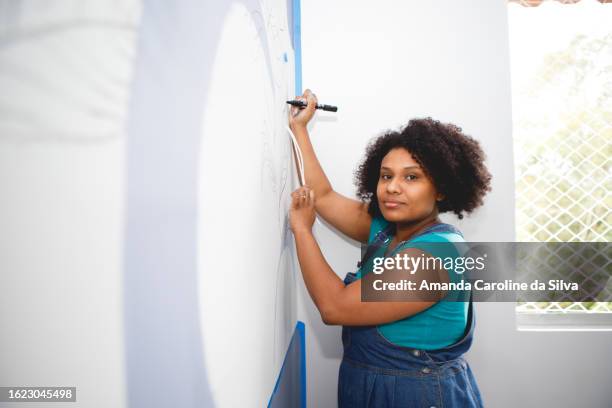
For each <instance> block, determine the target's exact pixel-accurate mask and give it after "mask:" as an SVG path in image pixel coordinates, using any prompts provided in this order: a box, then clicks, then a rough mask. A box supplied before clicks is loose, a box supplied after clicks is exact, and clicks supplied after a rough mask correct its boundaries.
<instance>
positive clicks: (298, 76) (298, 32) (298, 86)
mask: <svg viewBox="0 0 612 408" xmlns="http://www.w3.org/2000/svg"><path fill="white" fill-rule="evenodd" d="M291 5H292V11H293V13H292V20H293V27H292V30H293V54H294V55H295V94H296V95H301V94H302V22H301V19H302V17H301V14H302V13H301V10H300V0H293V2H292V4H291Z"/></svg>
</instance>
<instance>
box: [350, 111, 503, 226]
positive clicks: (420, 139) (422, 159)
mask: <svg viewBox="0 0 612 408" xmlns="http://www.w3.org/2000/svg"><path fill="white" fill-rule="evenodd" d="M398 147H401V148H404V149H406V150H408V152H410V154H411V155H412V156H413V157H414V159H415V160H416V161H417V162H418V163H419V164H420V165H421V167H422V168H423V170H424V171H425V173H426V174H427V176H428V177H429V178H430V179H431V180H432V182H433V184H434V186H435V187H436V190H437V191H438V192H439V193H441V194H443V195H444V198H443V199H442V201H439V202H438V203H437V204H438V212H439V213H444V212H449V211H452V212H453V213H455V214H456V215H457V217H459V219H462V218H463V213H464V212H465V213H468V214H469V213H471V212H472V211H473V210H474V209H476V208H477V207H479V206H480V205H482V203H483V197H484V196H485V195H486V193H487V192H488V191H491V174H490V173H489V171H488V169H487V167H486V166H485V164H484V161H485V154H484V152H483V151H482V149H481V148H480V144H479V143H478V142H477V141H476V140H475V139H473V138H472V137H471V136H468V135H466V134H464V133H462V130H461V128H460V127H459V126H456V125H453V124H452V123H441V122H440V121H437V120H434V119H432V118H430V117H427V118H422V119H412V120H410V121H409V122H408V124H407V125H406V126H404V127H403V128H401V129H400V130H399V131H387V132H385V133H383V134H382V135H381V136H379V137H378V138H376V139H374V140H373V141H372V142H371V143H370V144H369V145H368V147H367V149H366V156H365V159H364V160H363V162H362V163H361V164H360V165H359V167H358V169H357V170H356V172H355V185H356V186H357V196H358V197H359V198H360V199H361V200H362V201H363V202H369V204H368V212H369V213H370V215H372V216H382V213H381V212H380V208H379V206H378V199H377V197H376V186H377V184H378V179H379V177H380V164H381V162H382V160H383V158H384V157H385V155H386V154H387V153H388V152H389V151H390V150H392V149H395V148H398Z"/></svg>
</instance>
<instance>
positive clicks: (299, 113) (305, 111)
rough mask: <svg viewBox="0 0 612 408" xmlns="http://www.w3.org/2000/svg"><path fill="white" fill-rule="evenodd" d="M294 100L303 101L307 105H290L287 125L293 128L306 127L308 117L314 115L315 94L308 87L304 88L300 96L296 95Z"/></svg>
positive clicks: (310, 117)
mask: <svg viewBox="0 0 612 408" xmlns="http://www.w3.org/2000/svg"><path fill="white" fill-rule="evenodd" d="M295 99H296V100H298V101H305V102H307V103H308V106H306V107H305V108H298V107H297V106H291V107H290V108H289V126H290V127H291V128H292V129H294V128H295V127H306V125H307V124H308V122H310V119H312V117H313V116H314V113H315V110H316V109H317V102H318V101H317V96H316V95H315V94H313V93H312V92H311V91H310V89H306V90H305V91H304V94H303V95H302V96H296V97H295Z"/></svg>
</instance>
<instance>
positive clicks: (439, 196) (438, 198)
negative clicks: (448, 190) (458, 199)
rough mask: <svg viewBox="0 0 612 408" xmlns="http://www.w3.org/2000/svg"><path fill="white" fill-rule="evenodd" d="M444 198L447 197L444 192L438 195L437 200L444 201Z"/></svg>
mask: <svg viewBox="0 0 612 408" xmlns="http://www.w3.org/2000/svg"><path fill="white" fill-rule="evenodd" d="M444 198H446V197H445V195H444V194H438V196H437V197H436V201H442V200H444Z"/></svg>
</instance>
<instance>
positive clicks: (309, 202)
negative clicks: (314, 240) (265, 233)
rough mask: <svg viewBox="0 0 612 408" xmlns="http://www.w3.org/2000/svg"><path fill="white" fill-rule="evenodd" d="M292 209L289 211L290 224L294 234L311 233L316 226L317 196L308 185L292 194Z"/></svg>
mask: <svg viewBox="0 0 612 408" xmlns="http://www.w3.org/2000/svg"><path fill="white" fill-rule="evenodd" d="M291 198H292V201H291V209H290V210H289V222H290V225H291V231H293V233H294V234H296V233H298V232H301V231H311V230H312V224H314V221H315V218H316V214H315V194H314V190H312V189H311V188H310V187H308V186H307V185H305V186H302V187H300V188H298V189H297V190H295V191H294V192H293V193H291Z"/></svg>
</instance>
